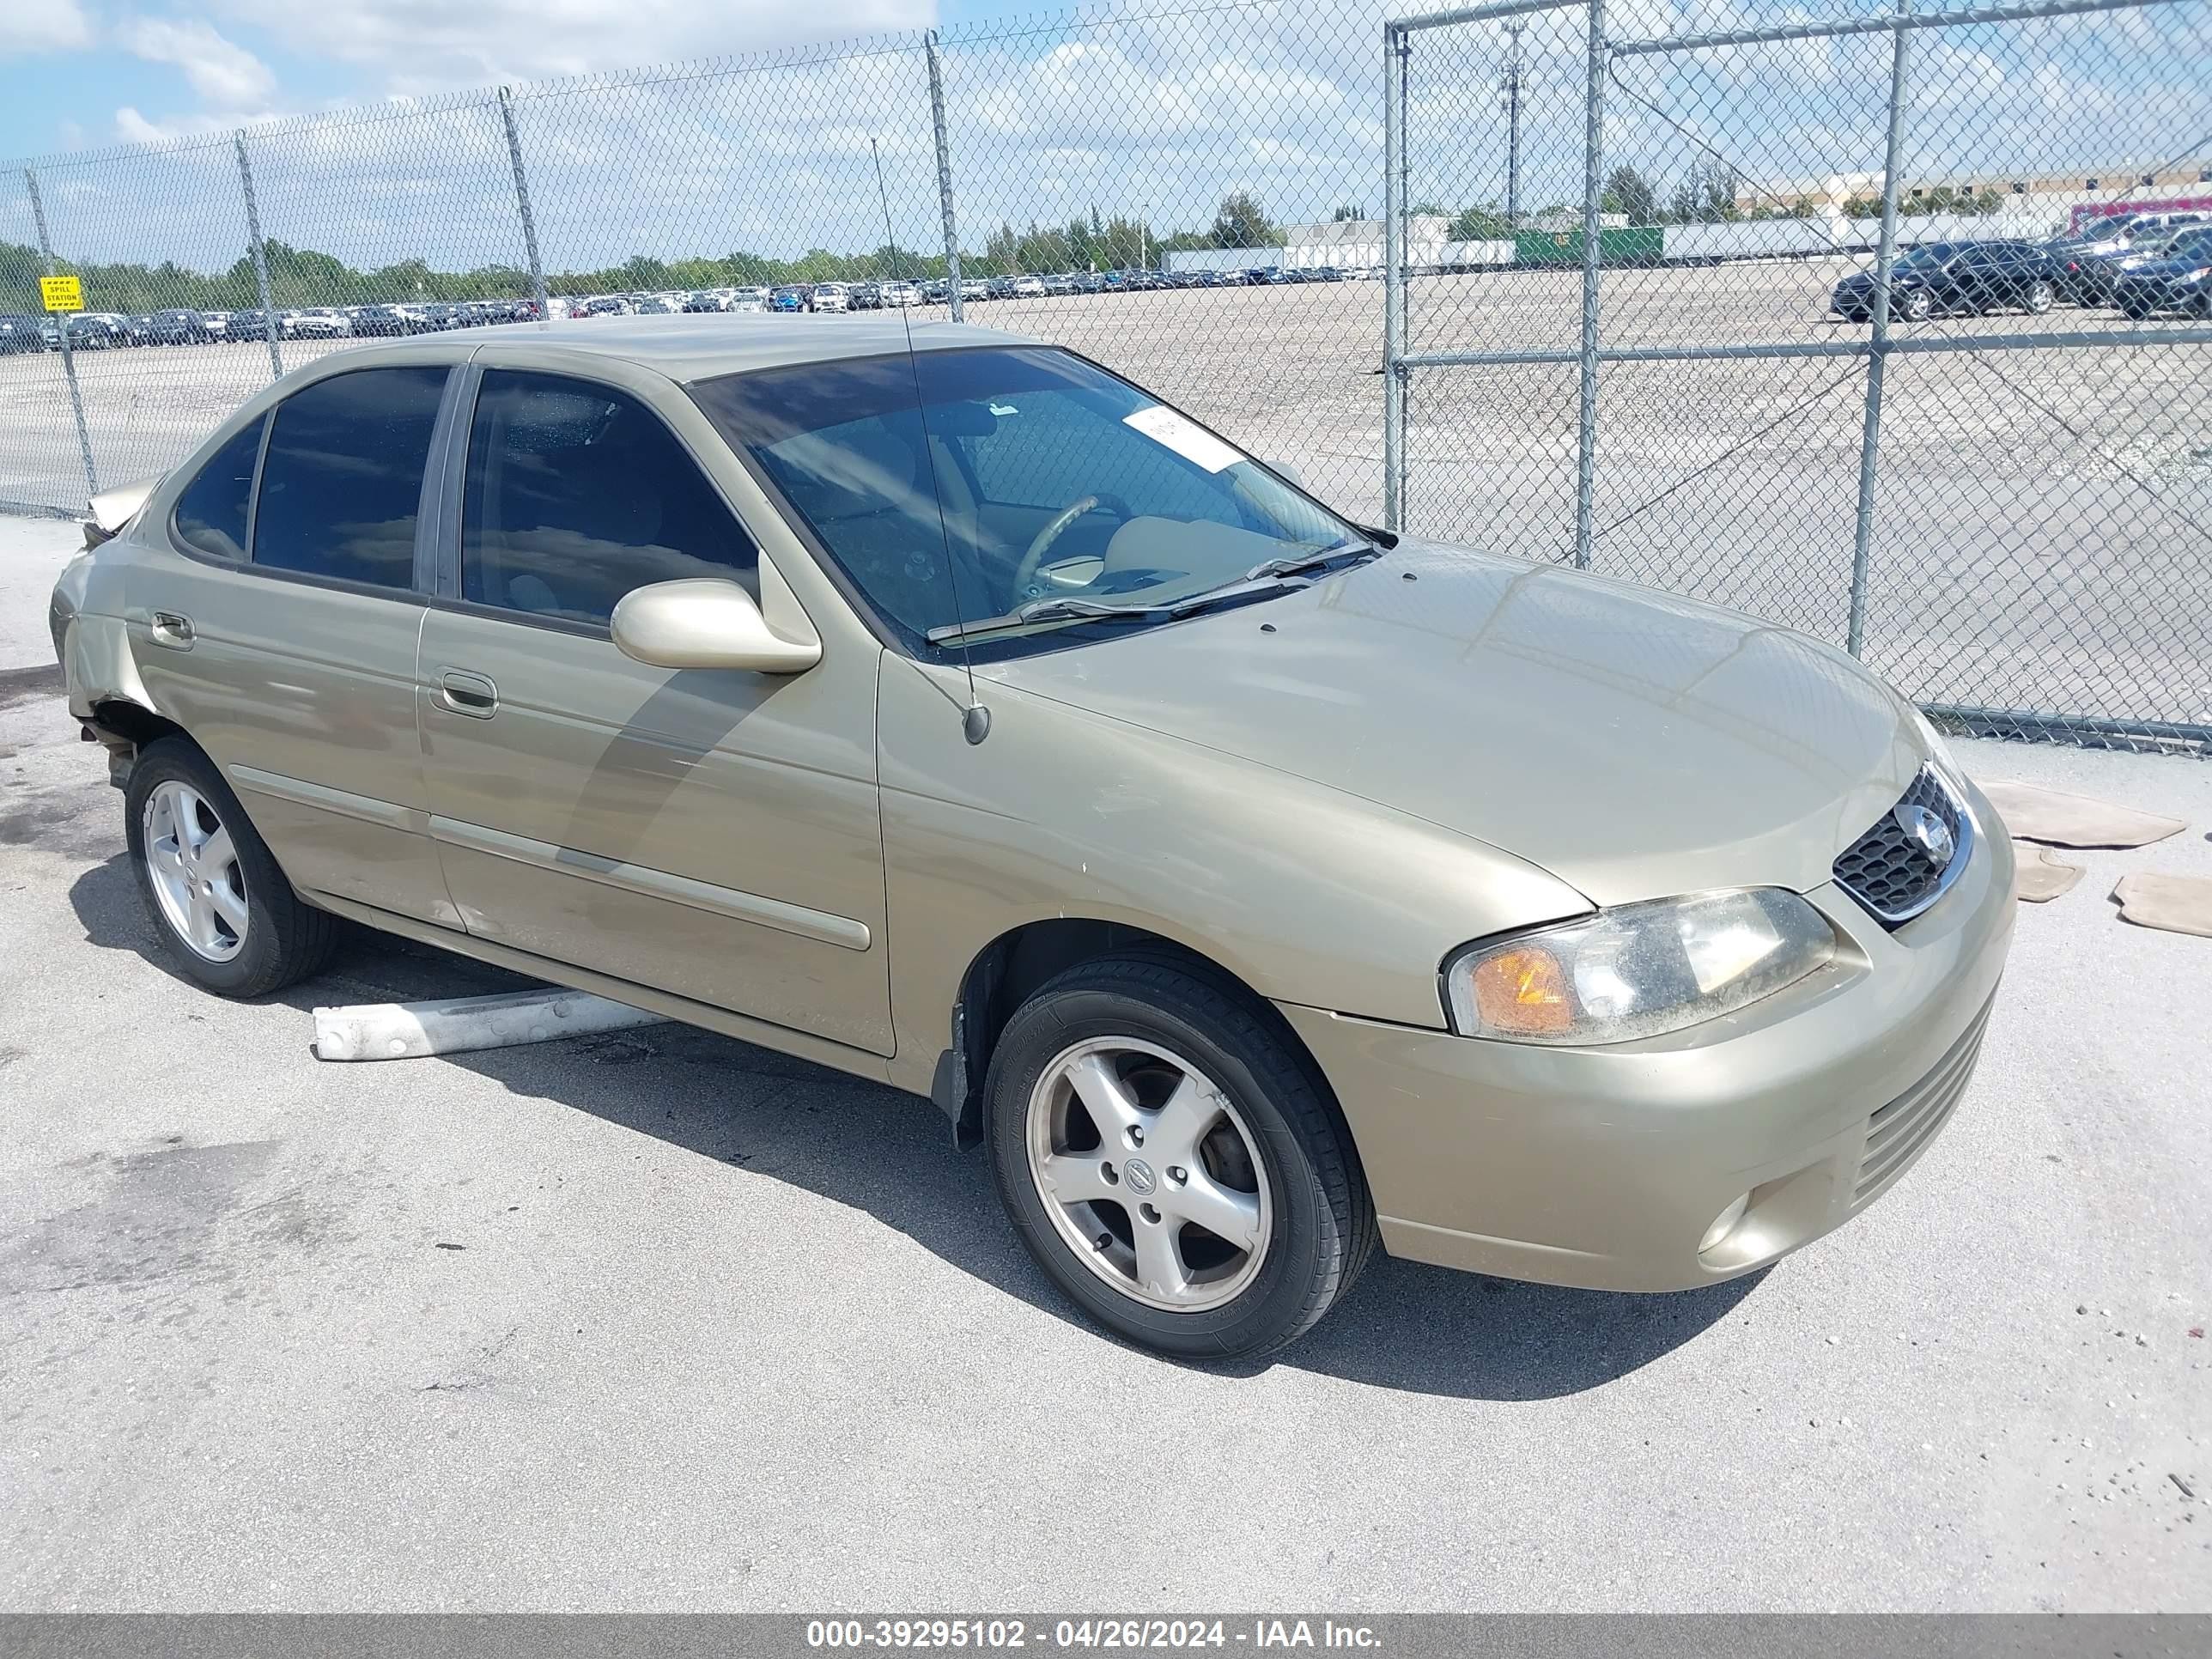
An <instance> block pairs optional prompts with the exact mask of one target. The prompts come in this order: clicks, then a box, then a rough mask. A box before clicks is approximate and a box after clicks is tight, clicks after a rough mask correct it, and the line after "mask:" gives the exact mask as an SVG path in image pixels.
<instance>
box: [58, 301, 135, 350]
mask: <svg viewBox="0 0 2212 1659" xmlns="http://www.w3.org/2000/svg"><path fill="white" fill-rule="evenodd" d="M62 327H64V328H65V329H67V330H68V331H69V343H70V350H72V351H106V350H109V349H112V348H114V347H116V346H125V345H129V344H130V343H131V330H130V319H128V318H126V317H125V316H124V315H123V314H122V313H119V312H113V311H78V312H72V313H70V315H69V317H68V319H67V320H66V321H64V323H63V324H62Z"/></svg>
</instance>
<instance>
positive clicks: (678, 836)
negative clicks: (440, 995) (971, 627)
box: [419, 348, 891, 1054]
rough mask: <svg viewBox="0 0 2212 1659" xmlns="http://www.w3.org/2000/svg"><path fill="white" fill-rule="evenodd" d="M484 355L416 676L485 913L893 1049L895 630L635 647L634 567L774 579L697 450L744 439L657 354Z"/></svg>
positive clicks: (628, 971) (593, 954)
mask: <svg viewBox="0 0 2212 1659" xmlns="http://www.w3.org/2000/svg"><path fill="white" fill-rule="evenodd" d="M478 361H479V362H480V363H481V364H482V365H483V368H481V370H480V371H471V374H472V375H475V374H479V373H480V377H481V382H480V385H479V386H477V389H476V391H475V392H474V395H473V399H472V407H471V411H470V414H469V416H468V419H467V422H466V423H465V425H464V426H457V428H456V435H455V442H454V447H455V448H456V449H457V450H459V451H460V452H461V453H462V460H463V465H462V466H461V467H460V468H459V477H458V478H457V482H456V488H455V491H454V495H453V518H454V519H455V520H456V521H457V522H458V526H459V532H458V536H457V538H456V545H455V546H454V547H453V549H452V550H451V552H450V556H449V557H448V559H447V562H446V563H445V564H444V565H442V566H441V583H440V585H441V589H443V590H444V591H443V592H441V594H440V596H439V597H438V599H436V601H435V603H434V605H433V607H432V609H431V611H430V613H429V616H428V619H427V620H426V622H425V624H424V629H423V635H422V657H421V679H420V685H419V698H420V708H421V716H422V734H423V749H424V762H425V766H426V769H427V774H428V787H429V798H430V803H431V811H432V813H433V815H434V816H433V817H432V820H431V823H432V830H433V833H434V835H435V836H436V838H437V841H438V843H439V851H440V854H441V858H442V860H443V863H444V868H445V871H446V876H447V883H448V884H449V886H450V888H451V890H452V892H453V898H454V900H455V902H457V903H458V904H459V906H460V908H461V914H462V916H463V918H464V920H465V924H466V926H467V927H468V929H469V931H470V932H471V933H477V934H479V935H481V936H483V938H486V939H495V940H498V941H500V942H501V943H503V944H507V945H512V946H513V947H514V948H517V949H520V950H523V951H529V952H531V953H532V954H533V955H538V956H543V957H551V958H553V959H555V960H556V961H559V962H563V963H574V964H576V965H578V966H581V967H585V968H589V969H594V970H596V971H598V972H600V973H604V974H610V975H614V976H615V977H617V978H619V979H624V980H629V981H633V982H635V983H637V984H640V985H646V986H651V987H656V988H658V989H660V990H664V991H670V992H673V993H675V994H678V995H680V996H685V997H690V998H692V999H694V1000H697V1001H701V1002H705V1003H709V1004H712V1005H714V1006H718V1007H722V1008H728V1009H732V1010H735V1011H737V1012H741V1013H745V1014H749V1015H751V1016H752V1017H754V1018H758V1019H763V1020H767V1021H769V1022H771V1023H773V1024H777V1025H781V1026H785V1027H787V1028H790V1029H792V1030H800V1031H805V1032H809V1033H811V1034H814V1035H817V1036H823V1037H826V1038H828V1039H829V1040H831V1041H833V1042H839V1043H842V1044H844V1045H847V1046H848V1047H851V1048H864V1049H868V1050H872V1051H873V1052H875V1053H878V1054H889V1053H890V1047H891V1044H890V972H889V969H888V968H887V967H886V965H885V956H886V950H885V945H884V872H883V843H882V832H881V823H880V817H879V815H878V806H877V799H876V783H875V727H874V718H875V715H874V711H875V685H876V671H877V665H878V659H879V656H880V652H879V651H873V650H872V651H865V652H863V651H854V650H850V649H843V650H839V649H832V650H829V652H827V653H825V655H824V657H823V660H822V662H821V663H819V664H818V665H817V666H815V667H814V668H812V669H811V670H809V671H807V672H805V673H804V674H799V675H793V676H787V677H786V676H777V675H771V674H757V673H745V672H738V671H727V670H705V669H686V670H671V669H665V668H653V667H648V666H647V665H645V664H643V663H640V662H636V661H634V660H632V659H630V658H629V657H626V656H624V655H623V653H621V652H620V651H619V650H617V649H616V647H615V645H614V642H613V641H612V639H611V637H610V635H609V631H608V617H609V616H610V614H611V611H613V609H614V606H615V604H616V602H617V600H619V599H621V598H622V597H623V594H625V593H626V592H629V591H630V589H632V588H634V587H639V586H645V585H647V584H648V583H651V582H656V581H665V580H674V579H677V578H681V577H699V576H710V577H725V578H729V579H732V580H738V581H739V582H741V583H743V584H744V585H746V586H749V587H750V588H751V589H752V590H753V592H755V593H756V594H757V593H758V592H759V586H758V584H759V581H760V575H759V557H760V556H759V553H758V550H757V543H756V540H755V538H754V537H753V535H752V534H751V533H750V532H749V531H748V529H747V528H746V526H745V525H744V523H743V522H742V521H741V520H740V519H739V518H738V514H737V513H736V512H735V511H733V509H732V506H731V503H730V497H729V495H728V494H727V493H726V490H725V489H724V487H723V485H722V484H720V483H718V482H717V480H716V477H714V474H713V473H711V472H710V471H709V470H708V465H702V454H703V455H705V456H708V457H710V458H713V459H714V461H715V462H716V463H718V464H719V465H720V466H721V467H722V468H723V469H725V470H726V472H728V473H733V474H736V475H737V477H738V478H742V476H743V475H742V473H741V472H739V471H738V467H737V463H736V460H735V459H734V458H733V457H731V456H730V455H729V454H728V453H727V451H726V450H724V449H720V440H719V439H718V438H716V437H715V436H714V433H713V430H712V428H709V427H708V426H707V424H706V422H705V419H704V417H703V416H701V415H700V414H699V413H698V411H697V410H696V409H693V408H690V405H689V404H688V403H682V404H679V402H678V399H679V398H680V394H678V393H675V392H673V390H672V388H671V389H668V390H667V391H665V392H660V395H659V400H658V403H656V399H655V394H656V392H659V389H660V388H665V387H666V382H665V381H658V383H657V385H656V384H655V382H656V381H657V377H653V376H650V375H648V374H645V373H644V372H643V371H641V370H636V369H633V368H629V367H627V366H624V365H618V364H614V363H609V364H607V365H606V366H605V369H604V371H603V373H604V374H605V376H606V378H605V379H601V378H586V377H582V376H580V375H578V374H574V373H569V372H560V373H556V372H552V371H550V370H548V369H543V368H529V367H526V365H527V364H529V363H531V362H534V361H536V360H535V359H534V358H533V357H532V356H531V354H530V352H529V349H527V348H517V349H511V350H510V349H500V348H487V349H485V351H484V352H483V354H481V356H480V357H479V360H478ZM510 363H511V364H513V365H514V366H513V367H507V366H505V365H507V364H510ZM671 418H674V419H678V420H681V421H682V422H683V426H684V433H683V435H679V433H678V429H677V428H675V427H674V426H671ZM718 452H719V453H718ZM730 482H735V480H730ZM756 494H757V492H756Z"/></svg>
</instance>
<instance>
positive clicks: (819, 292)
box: [813, 283, 853, 311]
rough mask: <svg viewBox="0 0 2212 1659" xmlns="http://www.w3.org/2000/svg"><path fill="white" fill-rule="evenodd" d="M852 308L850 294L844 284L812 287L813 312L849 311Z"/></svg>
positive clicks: (824, 284) (819, 284)
mask: <svg viewBox="0 0 2212 1659" xmlns="http://www.w3.org/2000/svg"><path fill="white" fill-rule="evenodd" d="M852 308H853V296H852V292H851V290H850V289H848V288H847V287H846V286H845V285H844V283H816V284H815V285H814V305H813V309H814V310H816V311H850V310H851V309H852Z"/></svg>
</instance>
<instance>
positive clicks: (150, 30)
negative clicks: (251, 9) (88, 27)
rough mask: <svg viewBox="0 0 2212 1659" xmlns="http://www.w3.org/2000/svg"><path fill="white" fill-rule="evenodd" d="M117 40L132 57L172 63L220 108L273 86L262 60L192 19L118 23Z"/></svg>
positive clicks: (247, 103)
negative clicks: (120, 28) (119, 34)
mask: <svg viewBox="0 0 2212 1659" xmlns="http://www.w3.org/2000/svg"><path fill="white" fill-rule="evenodd" d="M120 39H121V41H122V44H123V46H124V47H125V50H126V51H128V52H131V53H132V54H133V55H134V56H136V57H139V58H145V59H146V60H147V61H148V62H149V63H154V64H175V65H176V66H177V67H178V68H179V69H180V70H183V71H184V72H185V80H186V81H188V82H191V88H192V90H193V91H194V92H196V93H197V94H199V95H200V96H201V98H202V99H204V100H206V101H207V102H208V103H210V104H213V105H215V106H218V107H220V108H222V109H250V108H252V107H253V106H257V105H258V104H259V103H261V102H262V100H264V99H266V98H267V97H268V96H269V94H270V93H271V92H273V91H275V90H276V76H273V75H271V74H270V72H269V66H268V65H267V64H264V63H263V62H262V61H261V60H260V59H259V58H256V57H255V56H254V55H253V54H252V52H248V51H246V48H245V47H243V46H238V45H236V44H235V43H234V42H232V41H229V40H225V39H223V37H222V35H220V34H218V33H216V31H215V28H214V27H213V26H212V25H210V24H209V23H206V22H204V21H201V20H199V19H198V18H191V19H177V18H167V17H141V18H138V19H137V20H136V21H132V22H130V23H127V24H125V26H124V27H123V29H122V32H121V36H120ZM118 118H119V117H118Z"/></svg>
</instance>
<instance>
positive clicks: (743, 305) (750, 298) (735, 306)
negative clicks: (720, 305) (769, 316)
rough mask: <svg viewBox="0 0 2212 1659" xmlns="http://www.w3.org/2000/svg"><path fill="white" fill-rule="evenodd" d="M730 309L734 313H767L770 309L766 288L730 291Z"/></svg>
mask: <svg viewBox="0 0 2212 1659" xmlns="http://www.w3.org/2000/svg"><path fill="white" fill-rule="evenodd" d="M730 309H731V310H732V311H765V310H767V309H768V290H767V289H764V288H734V289H731V290H730Z"/></svg>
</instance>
